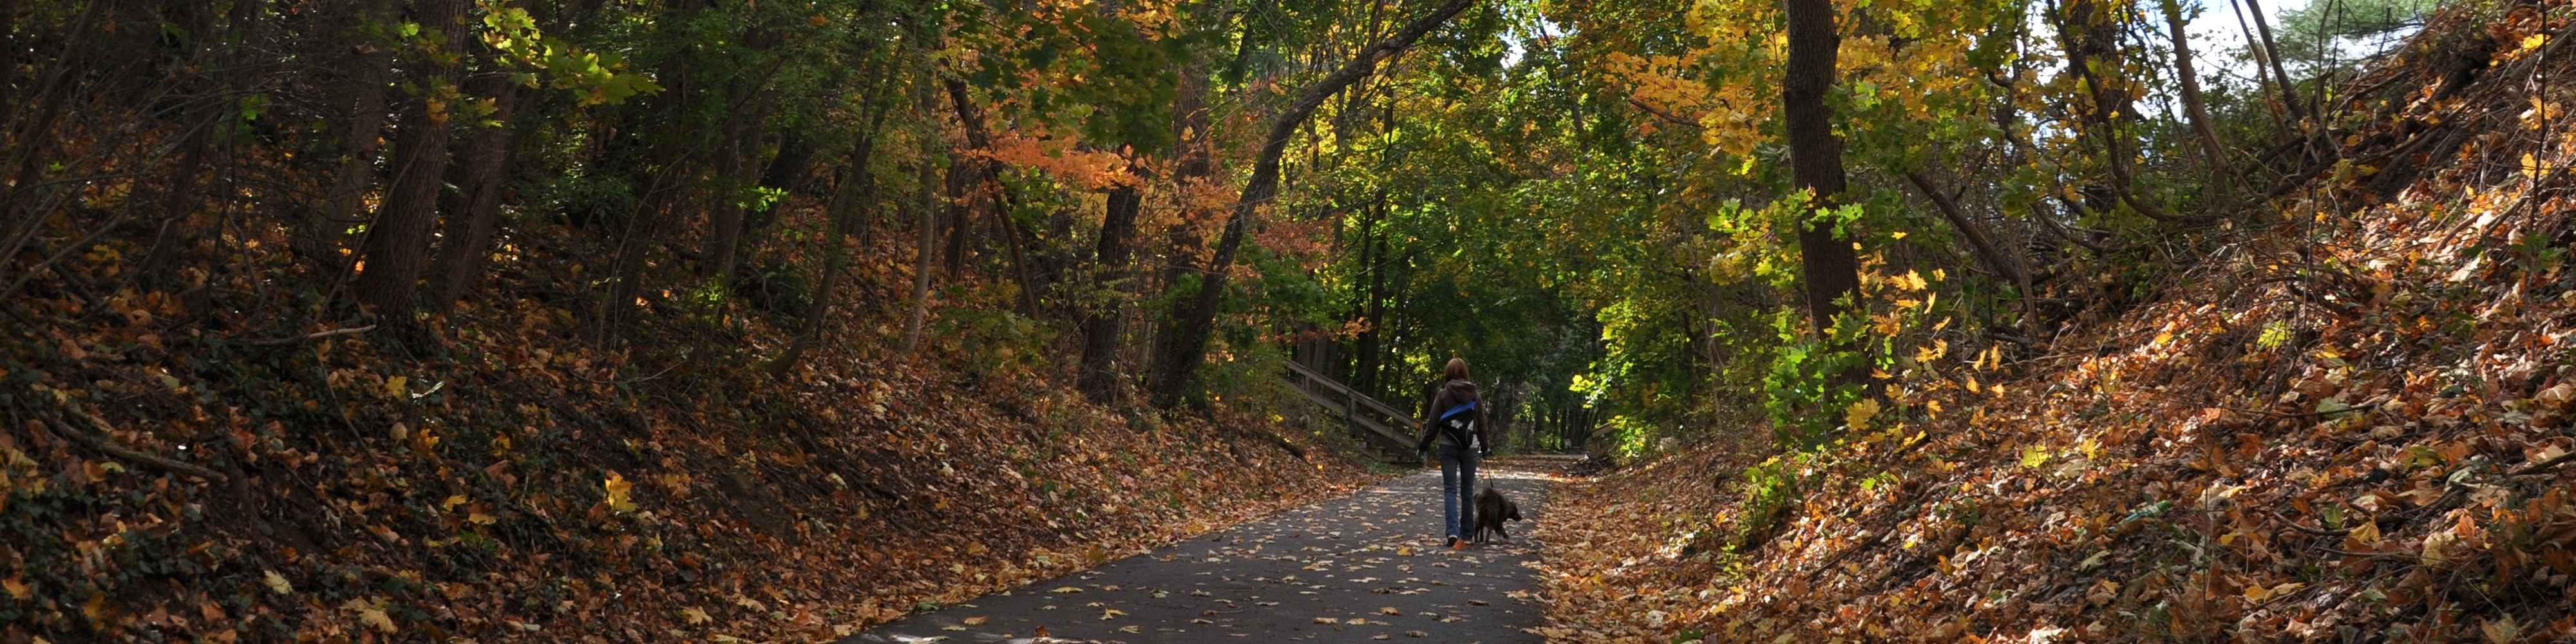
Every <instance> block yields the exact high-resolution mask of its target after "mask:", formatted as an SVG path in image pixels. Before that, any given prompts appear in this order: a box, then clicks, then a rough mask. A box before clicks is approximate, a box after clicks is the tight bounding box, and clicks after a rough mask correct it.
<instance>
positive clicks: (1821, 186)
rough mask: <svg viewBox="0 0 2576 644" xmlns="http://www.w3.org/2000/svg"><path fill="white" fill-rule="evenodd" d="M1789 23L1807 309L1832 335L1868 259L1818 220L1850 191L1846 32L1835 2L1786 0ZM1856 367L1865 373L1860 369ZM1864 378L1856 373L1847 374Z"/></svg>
mask: <svg viewBox="0 0 2576 644" xmlns="http://www.w3.org/2000/svg"><path fill="white" fill-rule="evenodd" d="M1786 4H1787V9H1788V11H1787V13H1788V23H1789V24H1788V27H1789V30H1788V31H1789V62H1788V69H1787V78H1785V79H1783V80H1782V81H1781V85H1780V98H1781V101H1782V108H1783V112H1782V115H1783V117H1784V119H1785V121H1786V122H1785V125H1786V126H1787V127H1786V129H1787V133H1788V138H1789V169H1790V174H1791V176H1792V178H1793V179H1794V180H1795V181H1796V182H1797V185H1798V187H1799V188H1803V189H1806V190H1808V191H1809V192H1810V194H1809V195H1808V202H1807V209H1808V212H1809V217H1807V218H1806V219H1809V221H1807V222H1803V223H1802V224H1801V225H1800V226H1799V229H1798V254H1799V256H1800V257H1799V261H1800V267H1801V269H1802V270H1803V271H1804V273H1805V277H1806V281H1807V315H1808V318H1809V320H1810V322H1811V323H1813V324H1814V325H1815V329H1816V332H1817V334H1818V335H1819V336H1822V337H1823V338H1825V339H1826V340H1827V341H1828V342H1830V341H1831V338H1832V329H1833V326H1834V316H1836V315H1838V314H1840V313H1842V311H1843V307H1842V304H1841V303H1840V302H1838V300H1840V299H1842V298H1845V297H1859V290H1860V263H1859V258H1858V255H1857V251H1855V250H1854V249H1853V248H1852V244H1853V242H1852V240H1851V238H1850V237H1849V236H1848V235H1846V234H1841V233H1838V232H1837V231H1835V228H1836V226H1833V225H1827V224H1823V223H1819V222H1815V221H1813V219H1814V218H1815V216H1818V215H1822V214H1823V213H1825V212H1827V211H1829V210H1831V209H1833V208H1834V207H1836V206H1837V205H1838V204H1839V202H1840V201H1841V197H1842V192H1843V149H1842V141H1841V140H1839V139H1837V138H1836V137H1835V136H1834V126H1833V116H1832V113H1831V112H1829V111H1828V110H1829V108H1828V107H1827V106H1826V105H1825V92H1826V91H1827V90H1830V89H1831V88H1832V87H1833V85H1834V58H1835V56H1836V55H1837V54H1838V53H1839V50H1838V48H1839V47H1841V45H1842V35H1841V34H1839V33H1836V32H1835V31H1834V5H1833V2H1832V0H1786ZM1853 371H1859V369H1858V368H1855V369H1853ZM1845 379H1846V380H1847V381H1851V382H1857V381H1858V380H1859V379H1858V378H1854V377H1849V376H1848V374H1847V377H1846V378H1845Z"/></svg>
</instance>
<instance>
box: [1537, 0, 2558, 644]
mask: <svg viewBox="0 0 2576 644" xmlns="http://www.w3.org/2000/svg"><path fill="white" fill-rule="evenodd" d="M2543 6H2544V5H2536V4H2507V5H2504V6H2502V7H2494V8H2471V9H2463V10H2456V11H2452V12H2450V13H2448V14H2446V15H2445V16H2443V17H2442V18H2440V19H2439V20H2437V21H2436V22H2435V23H2434V24H2433V25H2431V26H2430V27H2428V28H2427V29H2426V30H2425V32H2424V33H2423V34H2422V35H2420V36H2418V37H2417V39H2416V40H2415V42H2414V43H2413V44H2412V45H2411V46H2410V47H2409V48H2408V49H2406V50H2405V51H2404V52H2402V53H2401V54H2400V55H2399V56H2397V57H2396V58H2395V59H2394V60H2393V61H2392V62H2391V63H2389V64H2388V65H2386V66H2384V67H2382V68H2381V69H2380V70H2379V71H2377V72H2376V73H2375V74H2373V75H2370V76H2367V77H2365V78H2363V79H2361V80H2360V81H2358V82H2357V83H2355V85H2354V86H2353V87H2350V88H2348V89H2347V91H2346V92H2345V93H2342V94H2340V95H2339V96H2341V97H2343V99H2342V100H2343V101H2344V103H2343V105H2341V106H2340V109H2341V114H2342V116H2341V117H2340V118H2339V119H2338V120H2337V121H2336V123H2337V124H2338V125H2337V126H2335V127H2333V128H2331V129H2330V130H2329V132H2330V133H2329V134H2328V135H2326V136H2323V137H2320V138H2319V139H2318V140H2316V141H2315V142H2314V143H2313V147H2312V148H2310V149H2311V150H2312V151H2311V152H2308V154H2312V155H2314V156H2315V157H2316V158H2319V159H2323V160H2318V161H2312V162H2311V165H2310V167H2312V168H2313V172H2312V173H2309V174H2305V175H2302V176H2301V178H2298V179H2297V180H2295V181H2294V182H2293V183H2291V184H2288V185H2284V186H2281V187H2280V188H2279V189H2276V190H2274V191H2273V193H2274V201H2273V202H2272V204H2271V205H2270V207H2269V208H2270V209H2271V210H2275V211H2277V212H2278V213H2279V215H2278V217H2276V218H2272V219H2270V221H2273V222H2277V223H2273V224H2270V225H2268V227H2267V228H2265V229H2262V230H2258V231H2247V233H2246V234H2244V235H2242V236H2241V237H2242V238H2243V241H2241V242H2239V243H2235V244H2231V245H2228V246H2226V247H2224V248H2221V249H2220V250H2219V251H2218V252H2217V253H2215V254H2213V255H2211V256H2209V257H2207V258H2206V259H2205V260H2204V261H2202V262H2201V263H2200V264H2199V265H2197V266H2196V267H2195V268H2193V269H2190V270H2189V271H2188V272H2187V273H2186V274H2185V275H2184V276H2182V277H2183V279H2177V280H2173V281H2172V282H2171V283H2170V285H2168V286H2166V287H2165V288H2164V290H2163V292H2161V293H2160V294H2159V295H2158V299H2157V300H2156V303H2154V304H2150V305H2147V306H2143V307H2140V308H2137V309H2134V310H2131V311H2128V312H2126V313H2124V314H2121V315H2118V316H2117V317H2115V318H2113V319H2111V320H2110V321H2108V322H2105V323H2103V324H2099V325H2094V326H2091V327H2088V328H2082V329H2076V330H2074V332H2073V333H2070V334H2068V335H2066V336H2063V337H2061V338H2060V339H2058V340H2057V342H2056V343H2055V345H2054V347H2053V349H2052V350H2051V351H2049V352H2047V353H2045V354H2044V355H2041V356H2038V357H2034V358H2030V359H2026V360H2021V361H2018V362H2016V363H2012V364H2006V365H2001V366H2000V368H1997V367H1996V365H1994V364H1993V363H1990V362H1985V363H1978V364H1971V363H1972V362H1977V361H1978V359H1979V358H1980V357H1982V356H1978V355H1969V356H1954V357H1952V358H1951V359H1949V360H1947V361H1945V362H1941V363H1937V364H1935V365H1934V366H1932V367H1931V368H1929V369H1928V371H1931V372H1934V373H1933V377H1929V378H1923V379H1920V380H1914V381H1909V382H1918V383H1930V384H1929V385H1927V386H1924V387H1922V388H1920V389H1918V390H1916V391H1911V392H1909V393H1908V396H1907V399H1906V400H1905V401H1904V402H1906V403H1910V404H1912V405H1913V406H1914V407H1915V408H1917V409H1929V410H1932V412H1931V413H1930V414H1929V417H1928V419H1923V420H1922V421H1920V422H1918V423H1916V425H1915V429H1919V430H1921V432H1922V433H1921V434H1913V433H1912V432H1913V431H1914V430H1913V429H1909V430H1907V432H1906V433H1905V434H1902V435H1880V436H1868V437H1860V438H1855V439H1854V440H1853V441H1851V443H1850V444H1848V445H1846V446H1844V447H1843V448H1840V449H1839V451H1836V452H1834V453H1833V454H1834V455H1833V456H1831V457H1827V458H1822V459H1817V460H1814V461H1805V460H1790V461H1786V462H1781V461H1775V462H1773V463H1771V464H1770V465H1768V466H1766V467H1758V468H1752V469H1747V468H1746V466H1747V465H1750V464H1749V463H1744V462H1740V461H1741V460H1743V459H1740V458H1738V457H1735V456H1731V455H1729V454H1727V453H1725V452H1724V451H1723V450H1718V449H1714V448H1712V449H1704V450H1700V451H1697V452H1692V453H1686V454H1683V455H1680V456H1677V457H1673V458H1669V459H1666V460H1664V461H1661V462H1658V463H1656V464H1653V465H1649V466H1645V467H1639V468H1635V469H1631V470H1628V471H1624V472H1620V473H1618V474H1615V475H1612V476H1610V477H1609V478H1607V479H1604V480H1601V481H1599V482H1597V483H1595V484H1592V485H1590V486H1588V487H1585V488H1583V489H1582V490H1579V491H1575V492H1572V493H1571V494H1570V495H1569V496H1570V497H1571V498H1570V499H1569V500H1567V501H1564V502H1562V503H1560V504H1559V505H1558V506H1557V507H1558V508H1559V512H1558V514H1557V519H1558V520H1557V521H1556V522H1554V523H1553V524H1552V526H1551V527H1550V529H1554V530H1563V531H1567V532H1566V533H1564V534H1561V535H1560V536H1557V537H1555V538H1554V539H1553V540H1552V541H1551V543H1552V544H1556V545H1557V546H1558V547H1557V551H1556V552H1555V553H1553V555H1552V557H1551V561H1550V566H1551V570H1552V572H1553V573H1554V574H1553V580H1552V582H1551V584H1550V592H1551V593H1552V596H1553V598H1554V599H1555V600H1556V602H1557V603H1556V609H1555V614H1554V623H1553V624H1552V625H1551V627H1550V628H1549V629H1547V630H1546V631H1545V632H1546V633H1547V634H1549V635H1551V636H1553V637H1557V638H1561V639H1565V640H1570V641H1673V640H1683V639H1693V638H1702V637H1704V638H1705V639H1706V640H1707V641H1730V642H1731V641H1769V640H1771V639H1773V638H1775V637H1782V636H1787V637H1789V638H1791V639H1793V640H1797V641H1815V640H1819V639H1821V640H1830V641H1889V640H1913V641H1960V640H1985V641H2123V640H2159V641H2161V640H2168V639H2183V640H2214V639H2221V638H2228V637H2234V638H2243V639H2247V640H2252V641H2282V640H2343V641H2359V640H2374V641H2375V640H2397V641H2475V640H2484V641H2499V642H2510V641H2531V642H2538V641H2563V640H2565V639H2567V638H2570V637H2576V611H2571V608H2570V605H2569V604H2568V602H2567V597H2568V596H2569V595H2570V593H2571V591H2576V505H2571V504H2570V503H2569V499H2568V498H2567V497H2568V495H2569V490H2571V489H2576V466H2569V465H2567V463H2568V461H2569V460H2570V458H2569V456H2568V455H2569V454H2571V453H2576V436H2571V427H2570V426H2571V422H2570V416H2571V415H2576V407H2571V399H2576V367H2571V366H2570V365H2571V364H2576V355H2571V354H2576V345H2571V342H2570V341H2571V340H2576V270H2570V269H2569V268H2568V267H2567V266H2566V259H2567V257H2566V253H2567V248H2568V247H2569V245H2570V242H2571V241H2576V232H2571V228H2570V225H2569V216H2570V215H2571V214H2576V212H2571V211H2576V180H2571V178H2570V176H2569V171H2568V167H2569V166H2570V165H2571V164H2576V121H2571V120H2568V119H2566V118H2565V111H2564V110H2565V109H2566V108H2568V107H2570V106H2576V84H2571V83H2567V82H2565V80H2564V79H2567V78H2570V77H2571V76H2576V47H2571V46H2569V45H2567V44H2566V42H2567V41H2568V40H2570V39H2571V35H2576V34H2571V28H2570V19H2569V16H2570V11H2569V6H2568V5H2567V4H2566V3H2564V2H2555V3H2549V4H2548V5H2545V6H2546V8H2547V12H2546V13H2545V14H2544V12H2543V11H2542V10H2541V9H2542V8H2543ZM2284 153H2288V154H2300V153H2301V152H2299V150H2298V148H2296V147H2292V148H2289V149H2288V150H2287V151H2286V152H2284ZM2256 188H2257V189H2260V188H2262V187H2261V186H2256ZM1932 403H1937V404H1938V405H1939V407H1937V408H1935V407H1933V406H1932ZM1940 410H1946V411H1940ZM1765 471H1768V472H1774V473H1777V472H1788V473H1789V474H1788V475H1774V474H1763V473H1762V472H1765ZM1747 476H1774V479H1772V480H1782V481H1792V483H1789V484H1788V485H1791V486H1792V487H1793V488H1794V489H1792V490H1790V491H1788V492H1785V493H1783V494H1782V495H1769V496H1767V497H1766V498H1781V496H1786V498H1789V499H1790V501H1789V502H1788V504H1787V507H1786V510H1785V513H1784V514H1783V515H1781V519H1780V521H1779V523H1778V527H1777V528H1776V532H1769V533H1759V532H1760V531H1758V530H1756V532H1757V534H1752V535H1746V534H1743V532H1745V531H1746V530H1747V526H1753V525H1759V522H1757V521H1752V520H1750V518H1751V517H1755V516H1758V515H1759V514H1761V512H1760V511H1759V509H1760V508H1761V507H1762V504H1761V501H1763V500H1766V499H1761V498H1754V497H1755V496H1757V495H1755V494H1752V493H1750V492H1748V491H1749V490H1757V489H1760V488H1759V486H1756V485H1748V484H1747V483H1746V482H1745V481H1744V480H1743V478H1742V477H1747ZM1577 513H1579V514H1581V516H1578V517H1569V515H1573V514H1577ZM1729 546H1740V550H1735V551H1730V548H1729Z"/></svg>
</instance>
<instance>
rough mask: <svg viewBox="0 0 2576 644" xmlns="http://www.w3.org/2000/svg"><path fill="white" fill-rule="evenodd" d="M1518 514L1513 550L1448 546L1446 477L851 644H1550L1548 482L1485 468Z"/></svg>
mask: <svg viewBox="0 0 2576 644" xmlns="http://www.w3.org/2000/svg"><path fill="white" fill-rule="evenodd" d="M1479 474H1480V475H1481V476H1480V477H1479V479H1480V482H1479V484H1478V485H1479V486H1480V487H1481V486H1482V485H1483V483H1484V482H1491V483H1493V484H1494V486H1495V487H1496V488H1497V489H1499V490H1501V491H1502V492H1503V494H1504V495H1506V496H1508V497H1510V498H1511V499H1512V500H1514V501H1516V502H1518V503H1520V506H1521V515H1522V516H1523V517H1524V518H1526V519H1528V520H1527V521H1518V522H1511V523H1507V524H1505V525H1506V529H1507V530H1510V531H1511V534H1512V537H1511V538H1509V539H1503V540H1496V541H1492V542H1488V543H1485V544H1481V545H1476V546H1472V547H1469V548H1467V549H1465V550H1451V549H1449V548H1445V547H1442V545H1441V543H1440V537H1441V536H1442V534H1441V533H1442V529H1441V525H1440V522H1441V516H1440V495H1439V488H1440V472H1439V470H1437V469H1432V470H1425V471H1421V472H1416V473H1414V474H1412V475H1408V476H1405V477H1402V478H1398V479H1396V480H1393V481H1390V482H1388V483H1385V484H1382V485H1379V486H1376V487H1372V488H1368V489H1365V490H1361V491H1360V492H1358V493H1357V494H1354V495H1352V496H1350V497H1345V498H1341V499H1335V500H1330V501H1324V502H1321V503H1317V504H1314V505H1309V506H1305V507H1302V508H1297V509H1293V510H1287V511H1283V512H1280V513H1277V514H1273V515H1271V516H1269V517H1265V518H1262V519H1259V520H1255V521H1251V522H1247V523H1245V524H1243V525H1240V526H1236V527H1234V528H1231V529H1227V530H1221V531H1217V532H1212V533H1209V534H1205V535H1201V536H1198V537H1196V538H1193V539H1191V540H1189V541H1187V542H1183V543H1181V544H1179V545H1175V546H1172V547H1169V548H1165V549H1163V550H1160V551H1156V552H1152V553H1148V554H1143V555H1138V556H1134V557H1129V558H1126V559H1120V560H1117V561H1112V562H1109V563H1108V564H1105V565H1102V566H1100V567H1098V568H1094V569H1091V570H1088V571H1084V572H1079V573H1074V574H1071V575H1067V576H1064V577H1059V578H1056V579H1050V580H1047V581H1042V582H1038V583H1034V584H1030V585H1028V586H1025V587H1021V588H1017V589H1013V590H1010V591H1005V592H1000V593H995V594H992V595H986V596H984V597H980V598H977V599H975V600H974V601H970V602H966V603H962V604H957V605H953V606H947V607H943V608H941V609H939V610H935V611H929V612H923V613H916V614H914V615H912V616H909V617H906V618H904V619H902V620H900V621H896V622H893V623H889V624H885V625H882V626H878V627H876V628H873V629H869V630H867V631H864V632H861V633H859V634H858V635H856V636H853V637H851V638H849V639H846V640H843V642H845V643H859V644H888V643H900V642H948V643H954V644H967V643H973V644H982V643H987V642H1006V643H1021V642H1027V643H1031V644H1039V643H1046V642H1229V641H1248V642H1271V641H1289V642H1375V641H1399V642H1400V641H1424V642H1443V643H1456V644H1475V643H1479V642H1482V643H1502V642H1537V641H1542V640H1543V639H1544V638H1541V637H1539V636H1537V635H1532V634H1530V633H1529V632H1528V631H1526V630H1524V629H1527V628H1531V627H1535V626H1537V625H1538V624H1539V622H1540V620H1541V617H1542V612H1543V609H1544V606H1543V605H1542V604H1541V602H1540V600H1539V599H1538V598H1537V597H1536V596H1535V595H1534V594H1533V592H1534V584H1535V579H1536V575H1535V573H1534V571H1532V570H1531V569H1530V568H1529V567H1528V566H1526V565H1524V564H1525V563H1529V562H1532V561H1535V560H1536V558H1537V556H1538V551H1539V547H1538V544H1537V543H1536V542H1534V541H1533V540H1532V538H1531V536H1530V534H1529V533H1530V532H1531V530H1530V528H1531V527H1532V523H1533V522H1537V521H1545V520H1546V517H1545V514H1546V512H1545V511H1544V509H1543V508H1542V507H1541V506H1542V505H1543V504H1544V502H1545V501H1546V495H1547V489H1546V486H1547V482H1546V481H1545V480H1544V479H1543V478H1542V477H1541V476H1540V475H1538V474H1536V473H1534V472H1529V471H1521V470H1515V469H1511V468H1509V467H1504V466H1494V467H1488V468H1486V471H1483V472H1479Z"/></svg>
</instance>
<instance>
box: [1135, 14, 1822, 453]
mask: <svg viewBox="0 0 2576 644" xmlns="http://www.w3.org/2000/svg"><path fill="white" fill-rule="evenodd" d="M1811 1H1822V0H1811ZM1474 3H1475V0H1449V1H1448V2H1446V3H1444V4H1442V5H1440V7H1439V8H1438V9H1434V10H1432V12H1431V13H1430V14H1429V15H1425V16H1423V17H1421V18H1417V19H1415V20H1414V21H1413V22H1412V23H1411V24H1407V25H1405V27H1404V30H1403V31H1399V32H1397V33H1396V35H1395V36H1394V37H1392V38H1389V39H1387V40H1385V41H1383V42H1379V43H1377V44H1376V45H1373V46H1371V47H1369V48H1368V49H1364V50H1361V51H1360V54H1359V56H1357V57H1355V58H1352V59H1351V61H1350V62H1348V63H1345V64H1343V65H1342V67H1341V68H1340V69H1337V70H1334V71H1333V73H1332V74H1331V75H1329V76H1325V77H1324V78H1323V79H1322V80H1320V81H1317V82H1316V83H1315V85H1314V86H1312V87H1308V88H1306V91H1305V92H1304V93H1302V94H1300V95H1298V97H1297V100H1296V102H1294V103H1290V104H1289V105H1288V108H1287V110H1286V111H1284V112H1281V113H1280V114H1279V116H1278V117H1277V118H1276V119H1274V120H1272V121H1271V124H1270V132H1269V136H1268V137H1267V138H1266V139H1264V140H1263V142H1262V145H1261V153H1260V156H1259V157H1258V158H1257V159H1256V160H1255V161H1254V163H1253V166H1252V179H1251V181H1250V182H1249V183H1247V184H1245V185H1244V188H1243V194H1242V196H1241V197H1239V198H1238V199H1236V200H1235V203H1234V212H1233V214H1231V215H1230V216H1228V217H1227V218H1226V222H1225V232H1224V233H1223V235H1222V236H1221V237H1219V238H1218V240H1217V246H1216V252H1215V254H1213V255H1210V256H1209V258H1208V265H1207V267H1205V268H1202V269H1200V270H1199V284H1198V289H1199V290H1198V293H1197V294H1196V295H1195V296H1193V297H1191V298H1189V299H1187V300H1180V301H1175V302H1174V307H1175V311H1174V313H1175V314H1174V315H1173V316H1171V317H1172V319H1173V320H1174V321H1175V322H1174V324H1175V328H1174V329H1172V333H1173V334H1174V335H1175V336H1176V337H1174V338H1172V341H1171V342H1169V343H1166V344H1165V345H1164V346H1165V347H1166V349H1167V353H1165V355H1164V356H1163V359H1162V360H1161V361H1160V362H1159V363H1158V364H1157V365H1156V368H1155V371H1154V381H1153V386H1152V391H1153V398H1154V405H1155V406H1156V407H1163V408H1170V407H1173V406H1175V405H1177V404H1179V403H1180V401H1181V399H1182V394H1183V393H1184V391H1183V387H1184V386H1185V385H1187V384H1188V381H1189V379H1190V377H1191V375H1192V374H1194V373H1196V372H1197V370H1198V365H1199V362H1201V361H1202V360H1205V359H1206V357H1207V341H1208V336H1210V335H1212V334H1213V333H1214V331H1215V326H1216V309H1217V305H1218V304H1219V303H1220V302H1221V301H1222V300H1223V299H1224V295H1225V282H1226V272H1227V271H1228V270H1229V269H1232V268H1233V265H1234V255H1235V253H1236V251H1238V250H1239V249H1240V248H1241V247H1242V245H1243V234H1244V228H1245V227H1246V226H1248V225H1250V223H1251V219H1252V214H1253V213H1254V212H1256V211H1258V210H1260V209H1261V208H1262V207H1263V206H1267V205H1269V203H1270V200H1271V199H1272V198H1273V197H1276V196H1277V193H1278V190H1279V157H1280V156H1281V155H1283V154H1285V153H1286V152H1287V149H1288V139H1289V137H1291V136H1294V135H1295V134H1296V132H1297V127H1298V126H1299V125H1300V124H1303V123H1305V122H1306V117H1308V116H1311V115H1313V114H1314V113H1315V108H1317V107H1320V106H1322V105H1323V103H1324V100H1325V99H1328V98H1331V97H1332V95H1333V94H1334V93H1336V92H1340V91H1342V88H1345V87H1349V86H1350V85H1351V84H1352V83H1355V82H1358V81H1359V80H1360V79H1362V78H1366V77H1368V75H1369V74H1372V73H1375V72H1376V71H1377V66H1378V63H1381V62H1385V61H1386V60H1387V59H1390V58H1394V57H1395V56H1396V55H1397V54H1400V53H1403V52H1404V50H1405V49H1406V48H1408V47H1411V46H1412V45H1413V41H1415V40H1419V39H1421V38H1422V36H1423V35H1424V34H1428V33H1430V32H1431V30H1432V29H1433V28H1436V27H1439V26H1440V24H1441V23H1443V22H1447V21H1448V20H1449V18H1450V17H1451V16H1456V15H1458V13H1459V12H1461V11H1465V10H1466V9H1467V5H1470V4H1474ZM1829 10H1830V9H1829Z"/></svg>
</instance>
